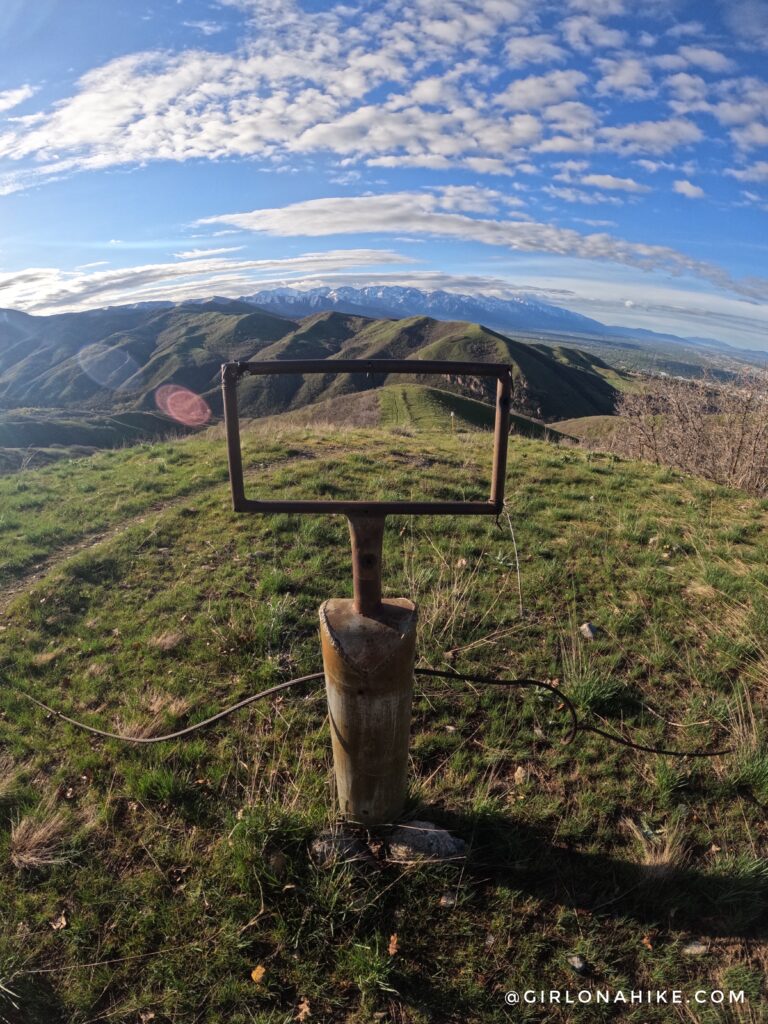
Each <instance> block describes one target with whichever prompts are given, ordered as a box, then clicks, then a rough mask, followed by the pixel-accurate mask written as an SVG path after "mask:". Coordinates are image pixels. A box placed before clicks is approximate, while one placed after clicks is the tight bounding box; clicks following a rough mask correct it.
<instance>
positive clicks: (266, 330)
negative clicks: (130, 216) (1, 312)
mask: <svg viewBox="0 0 768 1024" xmlns="http://www.w3.org/2000/svg"><path fill="white" fill-rule="evenodd" d="M235 309H237V310H238V311H237V312H232V311H230V308H229V307H228V306H223V307H218V306H216V305H215V304H210V303H209V304H207V305H206V306H205V307H200V306H183V305H182V306H176V307H174V308H173V309H170V310H161V311H157V310H154V309H153V310H144V311H140V312H139V311H125V310H120V309H118V310H116V311H114V312H112V314H111V315H109V314H110V311H108V310H105V311H99V313H100V314H101V315H100V316H94V317H91V316H90V315H89V314H69V315H67V316H66V317H29V318H27V319H26V320H24V321H23V322H22V323H23V329H24V330H25V331H26V335H25V337H24V339H23V341H19V339H18V334H19V331H20V330H21V329H22V328H19V327H18V325H16V324H14V325H13V331H14V334H13V337H11V336H10V328H9V327H7V325H3V324H2V323H1V322H0V353H1V354H2V355H1V356H0V404H2V405H3V406H5V407H13V406H17V407H18V406H41V405H48V406H53V407H58V408H60V407H63V406H68V405H79V406H90V407H92V408H99V409H106V408H148V407H152V406H153V404H154V399H153V395H154V391H155V389H156V388H157V387H159V386H160V385H161V384H167V383H175V384H179V385H182V386H185V387H189V388H191V389H192V390H194V391H196V392H198V393H200V394H207V395H210V397H211V399H212V401H213V402H214V404H216V403H218V395H217V391H216V385H217V380H218V375H219V368H220V366H221V364H222V362H226V361H228V360H231V359H247V358H249V357H250V356H253V355H254V353H256V352H258V351H259V349H261V348H263V347H266V346H269V345H271V344H273V343H274V342H275V341H276V340H277V339H278V338H281V337H283V336H285V334H286V333H288V332H289V331H292V330H294V329H295V327H296V324H295V323H294V322H293V321H290V320H286V319H283V318H282V317H277V316H274V315H273V314H271V313H266V312H260V311H253V310H252V309H251V311H250V312H243V311H242V310H240V309H239V308H238V307H235Z"/></svg>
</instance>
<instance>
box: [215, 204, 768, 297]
mask: <svg viewBox="0 0 768 1024" xmlns="http://www.w3.org/2000/svg"><path fill="white" fill-rule="evenodd" d="M612 198H614V199H615V197H612ZM200 223H201V224H230V225H234V226H235V227H238V228H243V229H245V230H250V231H256V232H260V233H262V234H265V235H277V236H282V237H307V238H310V237H322V236H329V235H330V236H333V235H342V234H355V235H359V234H380V233H390V234H402V232H403V229H404V228H405V229H407V231H408V233H409V234H412V235H413V234H425V235H431V236H433V237H443V238H454V239H462V240H466V241H474V242H482V243H484V244H486V245H492V246H502V247H504V248H507V249H509V250H512V251H516V252H549V253H556V254H558V255H564V256H574V257H578V258H580V259H586V260H600V261H606V262H609V263H610V262H613V263H621V264H624V265H626V266H632V267H640V268H642V269H646V270H650V269H657V270H664V271H665V272H667V273H672V274H683V273H688V274H691V275H693V276H696V277H699V278H702V279H704V280H706V281H709V282H711V283H713V284H716V285H717V286H718V287H720V288H725V289H729V290H731V291H733V292H736V293H738V294H742V295H747V296H750V297H753V298H758V299H765V298H767V297H768V280H761V279H758V278H751V279H742V280H735V279H734V278H732V277H731V276H730V275H729V274H728V272H727V271H725V270H723V269H722V268H721V267H718V266H716V265H715V264H712V263H706V262H704V261H702V260H696V259H693V258H692V257H689V256H686V255H685V254H683V253H680V252H678V251H677V250H675V249H672V248H669V247H667V246H660V245H648V244H644V243H637V242H627V241H625V240H623V239H620V238H613V237H612V236H610V235H607V234H593V235H582V234H580V233H579V232H577V231H573V230H571V229H568V228H558V227H555V226H554V225H552V224H543V223H538V222H536V221H530V222H519V221H513V220H510V219H508V218H507V219H502V218H493V219H488V218H484V219H480V218H476V217H470V216H468V215H467V214H466V213H447V212H443V211H442V210H441V209H440V199H439V197H438V196H437V195H435V194H434V193H431V192H395V193H388V194H383V195H369V196H350V197H338V198H337V197H334V198H328V199H311V200H307V201H306V202H299V203H293V204H291V205H289V206H283V207H275V208H270V209H257V210H252V211H250V212H247V213H230V214H222V215H220V216H217V217H207V218H204V219H203V220H202V221H200Z"/></svg>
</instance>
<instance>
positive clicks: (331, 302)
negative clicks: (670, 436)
mask: <svg viewBox="0 0 768 1024" xmlns="http://www.w3.org/2000/svg"><path fill="white" fill-rule="evenodd" d="M241 301H244V302H250V303H253V304H254V305H257V306H260V307H261V308H262V309H268V310H270V311H272V312H274V313H279V314H281V315H282V316H292V317H302V316H308V315H310V314H311V313H319V312H323V311H325V310H338V311H339V312H342V313H358V314H360V315H362V316H372V317H409V316H431V317H434V319H436V320H467V321H469V322H471V323H481V324H485V325H486V327H492V328H495V329H496V330H500V331H509V330H519V331H520V330H525V331H552V332H557V333H562V332H568V333H574V332H576V333H582V334H606V333H608V332H607V329H606V327H605V326H604V324H601V323H599V322H598V321H597V320H591V319H590V318H589V317H586V316H581V315H580V314H579V313H572V312H571V311H570V310H567V309H561V308H560V307H559V306H553V305H550V304H549V303H544V302H539V301H537V300H535V299H532V298H530V297H528V296H520V297H519V298H518V297H514V298H511V299H497V298H495V297H494V296H491V295H462V294H455V293H453V292H446V291H431V292H428V291H422V290H421V289H419V288H400V287H393V286H390V285H377V286H371V287H367V288H350V287H342V288H329V287H323V288H311V289H309V290H308V291H300V290H299V289H296V288H271V289H267V290H265V291H260V292H256V293H255V294H253V295H247V296H243V297H242V299H241Z"/></svg>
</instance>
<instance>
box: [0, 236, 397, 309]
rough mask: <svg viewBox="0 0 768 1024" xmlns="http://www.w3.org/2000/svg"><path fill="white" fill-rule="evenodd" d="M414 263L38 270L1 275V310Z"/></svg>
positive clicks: (200, 262) (387, 254)
mask: <svg viewBox="0 0 768 1024" xmlns="http://www.w3.org/2000/svg"><path fill="white" fill-rule="evenodd" d="M410 262H411V260H409V259H407V258H406V257H404V256H401V255H400V254H399V253H394V252H391V251H389V250H376V249H346V250H345V249H340V250H331V251H329V252H323V253H305V254H304V255H302V256H294V257H289V258H287V259H275V260H229V259H221V258H208V259H190V260H187V261H184V262H181V263H155V264H148V265H145V266H137V267H128V268H120V269H116V270H106V271H98V272H91V273H82V272H81V271H78V272H67V271H62V270H58V269H55V268H52V267H34V268H29V269H26V270H20V271H14V272H12V273H0V306H7V307H12V308H14V309H22V310H26V311H27V312H30V313H33V312H34V313H53V312H62V311H66V310H78V309H90V308H93V307H96V306H103V305H114V304H117V303H121V302H139V301H146V300H149V299H156V298H163V299H173V300H181V299H183V298H188V297H199V296H200V295H201V294H209V293H210V292H216V293H217V294H220V295H242V294H244V293H245V292H246V291H247V290H249V289H250V290H253V288H254V287H255V286H257V285H258V284H260V283H261V281H262V280H263V279H264V278H265V277H266V276H270V277H274V275H276V274H281V275H282V278H283V280H289V279H290V278H292V277H295V276H298V275H306V274H312V273H327V272H335V271H338V270H345V269H351V268H353V267H362V266H385V265H387V264H407V263H410Z"/></svg>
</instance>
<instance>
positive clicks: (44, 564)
mask: <svg viewBox="0 0 768 1024" xmlns="http://www.w3.org/2000/svg"><path fill="white" fill-rule="evenodd" d="M194 500H195V498H194V495H191V494H183V495H181V496H180V497H178V498H172V499H171V500H170V501H167V502H156V503H155V504H154V505H150V506H148V507H147V508H145V509H144V511H143V512H139V513H137V514H136V515H135V516H131V517H130V518H129V519H123V520H122V521H121V522H119V523H116V524H115V525H114V526H110V527H109V529H108V530H102V531H101V532H100V533H89V534H87V535H86V536H85V537H81V538H80V540H76V541H72V543H71V544H65V545H64V546H63V547H60V548H56V550H55V551H52V552H51V553H50V555H47V556H46V557H45V558H44V559H42V561H40V562H37V563H36V564H35V565H33V566H32V568H31V569H30V570H29V571H28V572H25V573H24V574H23V575H21V576H18V577H17V578H15V579H12V580H8V581H7V582H6V583H4V584H0V615H4V614H5V613H6V611H7V610H8V608H9V607H10V605H11V604H12V602H13V601H15V599H16V598H17V597H18V596H19V595H20V594H23V593H24V592H25V591H26V590H29V589H30V588H31V587H33V586H34V585H35V584H36V583H39V582H40V581H41V580H42V579H45V577H46V576H47V575H48V574H49V573H50V572H52V571H53V570H54V569H58V567H59V566H60V565H63V564H64V563H65V562H68V561H69V559H70V558H73V557H74V556H75V555H79V554H80V552H81V551H87V550H89V549H90V548H96V547H98V546H99V545H100V544H104V543H106V542H107V541H110V540H113V539H114V538H115V537H118V536H119V535H120V534H121V533H124V532H125V531H126V530H129V529H130V528H131V527H132V526H136V525H138V524H139V523H143V522H145V521H146V520H147V519H148V518H149V517H150V516H153V515H160V514H162V513H163V512H168V511H170V510H171V509H174V508H177V507H178V506H180V505H190V506H191V505H193V504H194Z"/></svg>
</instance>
